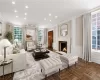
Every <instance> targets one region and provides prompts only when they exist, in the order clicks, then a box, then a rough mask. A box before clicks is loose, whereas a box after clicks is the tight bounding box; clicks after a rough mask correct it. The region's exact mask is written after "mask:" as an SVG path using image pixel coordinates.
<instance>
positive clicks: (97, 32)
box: [91, 11, 100, 50]
mask: <svg viewBox="0 0 100 80" xmlns="http://www.w3.org/2000/svg"><path fill="white" fill-rule="evenodd" d="M91 21H92V24H91V25H92V49H94V50H100V11H96V12H93V13H92V14H91Z"/></svg>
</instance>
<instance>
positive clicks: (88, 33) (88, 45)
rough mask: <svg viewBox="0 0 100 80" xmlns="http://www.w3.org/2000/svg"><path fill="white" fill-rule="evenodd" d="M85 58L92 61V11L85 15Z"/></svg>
mask: <svg viewBox="0 0 100 80" xmlns="http://www.w3.org/2000/svg"><path fill="white" fill-rule="evenodd" d="M83 59H84V60H85V61H91V13H88V14H85V15H83Z"/></svg>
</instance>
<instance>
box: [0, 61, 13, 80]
mask: <svg viewBox="0 0 100 80" xmlns="http://www.w3.org/2000/svg"><path fill="white" fill-rule="evenodd" d="M9 64H11V73H13V60H12V59H9V60H7V61H1V62H0V66H2V67H3V80H5V77H4V75H5V73H4V72H5V70H4V67H5V66H6V65H9Z"/></svg>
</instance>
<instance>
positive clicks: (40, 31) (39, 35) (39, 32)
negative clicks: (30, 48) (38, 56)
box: [38, 29, 44, 44]
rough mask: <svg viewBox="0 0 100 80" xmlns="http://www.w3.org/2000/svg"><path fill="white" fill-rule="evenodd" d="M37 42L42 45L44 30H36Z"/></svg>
mask: <svg viewBox="0 0 100 80" xmlns="http://www.w3.org/2000/svg"><path fill="white" fill-rule="evenodd" d="M38 41H39V42H40V43H42V44H43V43H44V29H38Z"/></svg>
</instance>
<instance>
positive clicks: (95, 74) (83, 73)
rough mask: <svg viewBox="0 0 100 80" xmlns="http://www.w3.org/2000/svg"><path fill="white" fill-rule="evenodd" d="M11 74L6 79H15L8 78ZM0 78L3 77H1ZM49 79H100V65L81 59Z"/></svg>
mask: <svg viewBox="0 0 100 80" xmlns="http://www.w3.org/2000/svg"><path fill="white" fill-rule="evenodd" d="M9 76H10V75H7V76H5V80H12V79H13V78H10V79H8V77H9ZM0 80H3V79H2V78H0ZM47 80H100V65H99V64H96V63H89V62H85V61H83V60H81V59H79V62H78V64H77V65H76V66H75V65H73V66H71V67H70V68H69V69H64V70H62V71H61V73H60V76H59V74H58V73H56V74H54V75H52V76H49V77H47Z"/></svg>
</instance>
